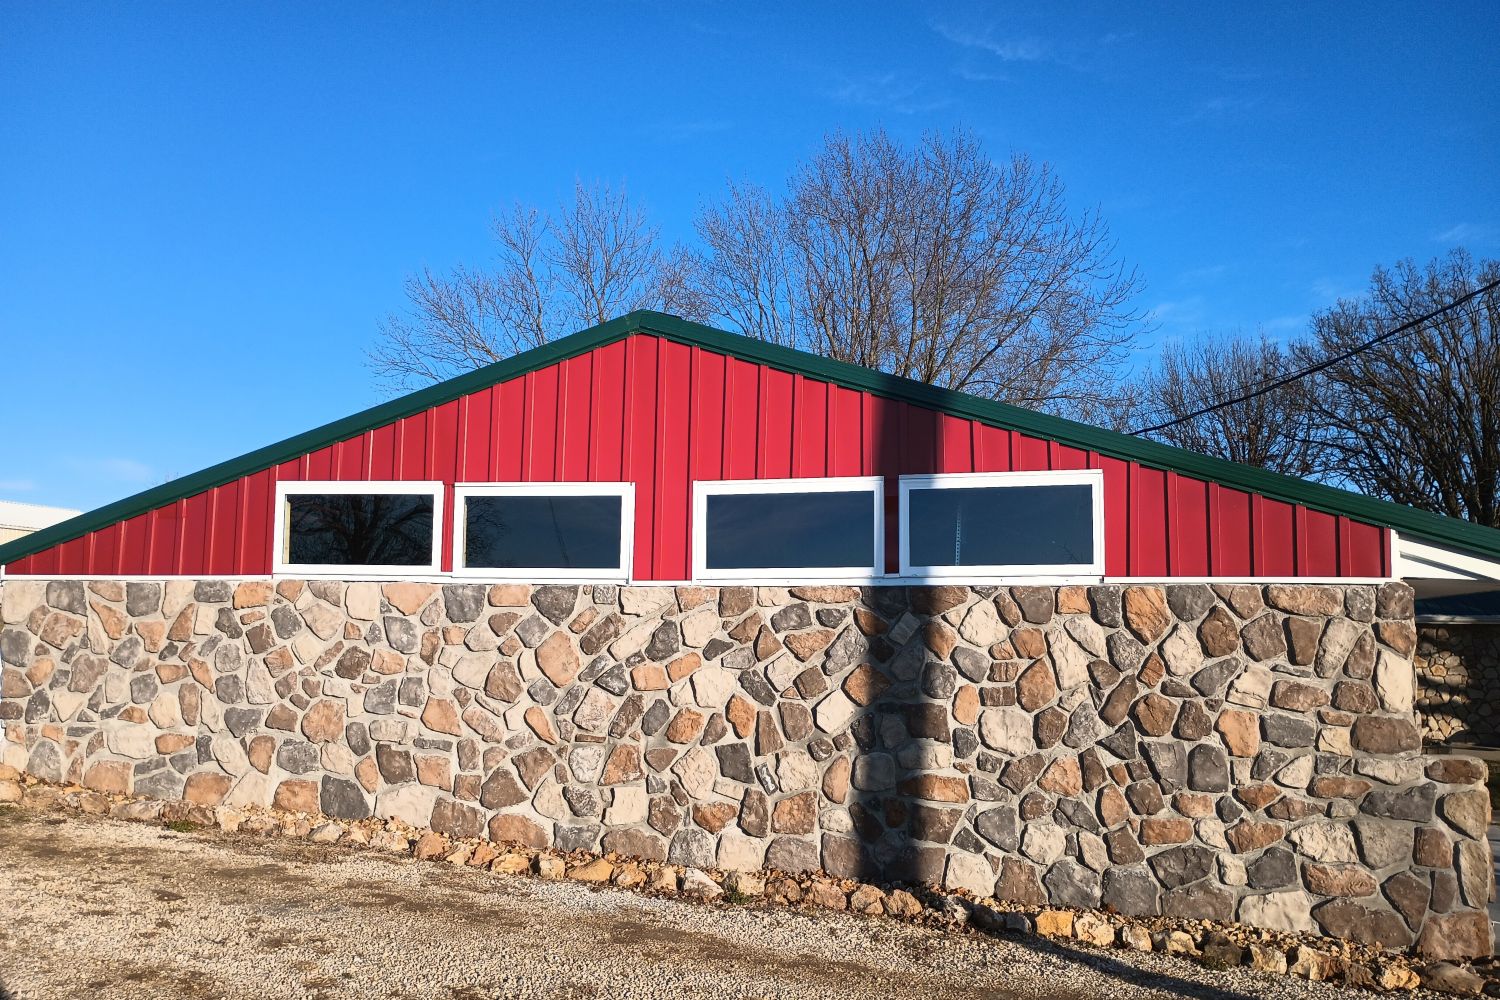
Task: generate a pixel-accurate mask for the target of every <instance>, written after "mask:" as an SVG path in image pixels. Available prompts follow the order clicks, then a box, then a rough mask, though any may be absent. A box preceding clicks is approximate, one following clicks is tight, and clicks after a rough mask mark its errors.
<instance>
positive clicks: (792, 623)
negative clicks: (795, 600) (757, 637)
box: [771, 604, 812, 633]
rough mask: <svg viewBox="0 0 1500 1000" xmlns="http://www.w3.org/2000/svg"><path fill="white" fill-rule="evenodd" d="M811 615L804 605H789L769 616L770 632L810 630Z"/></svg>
mask: <svg viewBox="0 0 1500 1000" xmlns="http://www.w3.org/2000/svg"><path fill="white" fill-rule="evenodd" d="M811 626H812V615H811V614H809V613H808V610H807V605H806V604H789V605H787V606H786V607H784V608H782V609H781V610H780V611H778V612H776V613H775V614H774V615H772V616H771V631H773V632H777V633H780V632H791V631H794V630H796V629H799V628H810V627H811Z"/></svg>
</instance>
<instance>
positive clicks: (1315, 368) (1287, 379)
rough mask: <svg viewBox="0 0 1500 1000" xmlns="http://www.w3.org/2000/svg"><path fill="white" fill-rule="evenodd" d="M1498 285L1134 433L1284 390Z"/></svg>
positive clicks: (1173, 424) (1162, 427) (1151, 431)
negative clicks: (1248, 388) (1308, 363)
mask: <svg viewBox="0 0 1500 1000" xmlns="http://www.w3.org/2000/svg"><path fill="white" fill-rule="evenodd" d="M1496 288H1500V278H1497V279H1495V280H1494V281H1492V282H1490V283H1489V284H1487V285H1484V286H1482V287H1480V288H1476V289H1474V290H1473V291H1472V292H1469V293H1468V294H1466V295H1461V296H1459V297H1458V298H1456V299H1454V300H1453V301H1452V302H1450V303H1448V304H1447V305H1445V306H1440V307H1438V308H1437V309H1434V310H1432V312H1429V313H1425V314H1423V315H1421V316H1418V317H1417V318H1416V319H1412V320H1407V321H1406V322H1405V323H1402V324H1401V325H1400V326H1398V327H1396V328H1395V329H1394V330H1387V331H1386V332H1385V333H1382V334H1378V335H1377V336H1374V337H1371V338H1370V339H1369V340H1367V341H1365V342H1364V343H1363V344H1359V345H1357V346H1355V347H1351V348H1350V349H1349V350H1347V351H1345V352H1344V353H1342V354H1335V355H1334V356H1333V357H1331V358H1324V359H1323V360H1322V361H1319V362H1318V363H1317V364H1313V365H1308V366H1307V367H1306V368H1303V369H1301V370H1300V371H1295V372H1292V373H1291V374H1290V375H1284V376H1282V377H1281V378H1279V379H1276V380H1275V381H1273V382H1268V383H1266V384H1265V385H1263V386H1261V387H1260V388H1258V389H1253V390H1251V391H1250V392H1247V393H1244V394H1243V395H1239V396H1235V397H1234V398H1232V399H1226V400H1224V401H1222V402H1219V403H1214V404H1212V405H1210V406H1205V407H1203V408H1202V409H1201V410H1194V411H1193V412H1192V413H1187V414H1184V415H1182V416H1180V417H1177V418H1175V419H1172V420H1168V421H1166V422H1165V423H1160V424H1154V425H1152V426H1150V427H1142V428H1140V429H1139V430H1134V431H1131V432H1130V433H1131V434H1132V435H1140V434H1154V433H1156V432H1157V431H1164V430H1166V429H1167V428H1168V427H1176V426H1177V425H1178V424H1185V423H1187V422H1188V421H1189V420H1192V419H1194V418H1196V417H1201V416H1203V415H1204V414H1205V413H1212V412H1213V411H1215V410H1222V409H1223V408H1224V407H1226V406H1234V405H1235V404H1236V403H1244V402H1248V401H1249V400H1252V399H1255V398H1256V397H1258V396H1264V395H1265V394H1266V393H1268V392H1272V391H1274V390H1276V389H1280V388H1281V387H1282V386H1284V385H1290V384H1292V383H1293V382H1295V381H1297V380H1298V379H1304V378H1307V376H1309V375H1316V374H1317V373H1318V372H1320V371H1323V370H1324V369H1326V368H1331V367H1333V366H1334V365H1336V364H1338V363H1339V362H1341V361H1347V360H1349V359H1350V358H1352V357H1354V356H1355V355H1356V354H1363V353H1364V352H1365V351H1368V350H1369V349H1370V348H1372V347H1374V346H1375V345H1377V344H1381V343H1384V342H1385V341H1387V340H1390V339H1392V338H1393V337H1399V336H1400V335H1401V334H1403V333H1406V332H1407V331H1408V330H1410V329H1412V328H1413V327H1417V326H1421V325H1422V324H1423V323H1426V322H1427V321H1428V320H1433V319H1436V318H1437V317H1439V316H1441V315H1443V313H1446V312H1452V311H1453V310H1454V309H1457V308H1458V307H1459V306H1461V305H1463V304H1464V303H1465V302H1468V301H1469V300H1470V299H1473V298H1476V297H1478V296H1480V295H1483V294H1484V293H1485V292H1488V291H1492V290H1494V289H1496Z"/></svg>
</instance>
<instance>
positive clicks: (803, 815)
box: [771, 792, 818, 833]
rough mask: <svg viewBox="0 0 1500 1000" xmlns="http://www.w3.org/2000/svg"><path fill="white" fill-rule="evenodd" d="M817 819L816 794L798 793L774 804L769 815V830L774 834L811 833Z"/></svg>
mask: <svg viewBox="0 0 1500 1000" xmlns="http://www.w3.org/2000/svg"><path fill="white" fill-rule="evenodd" d="M817 818H818V798H817V794H816V793H815V792H800V793H798V794H796V795H791V796H788V797H787V798H784V799H782V800H781V801H780V802H778V803H776V808H775V809H774V810H773V811H772V813H771V829H772V831H773V832H775V833H812V832H813V827H814V826H815V825H816V823H817Z"/></svg>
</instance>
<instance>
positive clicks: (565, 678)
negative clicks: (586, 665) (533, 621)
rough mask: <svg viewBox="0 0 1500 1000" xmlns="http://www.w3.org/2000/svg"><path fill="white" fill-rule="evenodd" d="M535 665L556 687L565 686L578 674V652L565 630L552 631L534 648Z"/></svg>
mask: <svg viewBox="0 0 1500 1000" xmlns="http://www.w3.org/2000/svg"><path fill="white" fill-rule="evenodd" d="M536 665H537V667H538V668H540V669H541V671H542V673H544V674H546V675H547V679H548V680H549V681H551V682H552V683H553V684H555V685H557V686H558V687H567V686H568V685H569V684H571V683H573V679H574V678H575V677H577V676H578V653H577V652H576V651H575V650H574V649H573V643H572V640H570V639H569V638H568V634H567V633H566V632H553V633H552V634H551V635H549V636H548V637H547V639H546V641H544V642H543V643H542V644H541V645H540V646H538V647H537V648H536Z"/></svg>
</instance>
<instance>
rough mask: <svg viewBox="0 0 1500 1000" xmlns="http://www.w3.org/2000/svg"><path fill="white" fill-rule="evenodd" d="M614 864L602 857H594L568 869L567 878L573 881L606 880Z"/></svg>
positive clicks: (596, 881)
mask: <svg viewBox="0 0 1500 1000" xmlns="http://www.w3.org/2000/svg"><path fill="white" fill-rule="evenodd" d="M614 872H615V866H614V865H613V864H611V863H610V862H608V861H606V860H605V859H604V858H595V859H594V860H592V861H587V862H584V863H583V864H581V865H577V866H575V867H573V868H570V869H568V878H570V879H572V880H573V881H575V882H595V883H599V882H608V881H609V877H610V876H611V875H613V874H614Z"/></svg>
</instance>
